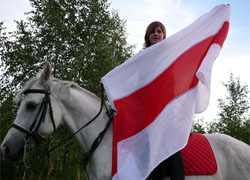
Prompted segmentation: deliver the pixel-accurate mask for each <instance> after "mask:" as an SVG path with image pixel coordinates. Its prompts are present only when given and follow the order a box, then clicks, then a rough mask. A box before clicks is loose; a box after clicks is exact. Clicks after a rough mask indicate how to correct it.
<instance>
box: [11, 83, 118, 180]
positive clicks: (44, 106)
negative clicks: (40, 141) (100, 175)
mask: <svg viewBox="0 0 250 180" xmlns="http://www.w3.org/2000/svg"><path fill="white" fill-rule="evenodd" d="M27 93H42V94H45V97H44V99H43V102H42V105H41V106H40V108H39V112H38V114H37V116H36V118H35V120H34V122H33V123H32V125H31V127H30V129H29V130H26V129H25V128H23V127H21V126H19V125H16V124H12V127H14V128H16V129H18V130H20V131H22V132H24V133H26V134H27V136H26V138H25V146H27V144H26V143H27V142H26V141H27V139H28V138H27V137H28V136H32V137H33V138H35V140H36V136H35V135H34V134H36V135H39V134H38V133H37V130H38V128H39V126H40V124H41V122H42V121H44V120H45V115H46V110H47V106H48V105H49V110H50V116H51V121H52V124H53V128H54V130H55V129H56V128H55V122H54V117H53V111H52V106H51V100H50V91H49V90H48V91H46V90H39V89H29V90H26V91H25V94H27ZM100 96H101V106H100V109H99V111H98V113H97V114H96V115H95V116H94V117H93V118H92V119H91V120H90V121H88V122H87V123H86V124H85V125H83V126H82V127H81V128H80V129H78V130H77V131H76V132H74V133H73V134H71V135H70V136H68V137H67V138H65V139H64V140H62V141H61V142H60V143H58V144H57V145H55V146H54V147H53V148H51V149H49V150H48V151H46V152H44V153H42V154H41V155H39V156H37V157H36V158H34V159H33V160H30V161H27V162H23V164H24V165H25V166H26V167H31V166H30V165H31V164H33V163H35V162H40V161H41V160H42V159H43V158H45V157H49V156H50V155H51V154H52V153H54V152H56V151H58V150H60V149H61V148H62V147H64V146H66V145H67V144H69V143H70V142H72V140H73V137H74V136H75V135H76V134H77V133H79V132H80V131H81V130H82V129H84V128H85V127H87V126H88V125H90V124H91V123H92V122H93V121H95V120H96V119H97V117H98V116H99V115H100V114H101V112H102V110H103V106H105V108H106V113H107V115H108V117H109V120H108V122H107V124H106V126H105V127H104V129H103V130H102V131H101V132H100V133H99V135H98V136H97V137H96V139H95V140H94V142H93V143H92V145H91V148H90V149H89V151H88V152H86V153H85V154H84V156H83V165H84V169H85V171H86V166H87V165H88V162H89V160H90V158H91V156H92V154H93V153H94V151H95V150H96V149H97V147H98V146H99V144H100V143H101V141H102V139H103V137H104V135H105V133H106V132H107V130H108V128H109V126H110V124H111V122H112V120H113V116H114V112H115V111H114V110H112V109H111V110H109V109H108V108H107V106H106V104H105V101H104V87H103V86H102V85H101V94H100ZM41 111H42V115H41V116H40V120H39V122H38V125H37V127H36V128H35V131H32V129H33V128H34V126H35V124H36V123H37V122H36V121H37V120H36V119H37V118H38V117H39V114H41ZM39 136H40V135H39ZM36 141H37V140H36ZM25 151H26V150H24V152H25ZM86 176H87V178H88V179H89V177H88V173H87V171H86Z"/></svg>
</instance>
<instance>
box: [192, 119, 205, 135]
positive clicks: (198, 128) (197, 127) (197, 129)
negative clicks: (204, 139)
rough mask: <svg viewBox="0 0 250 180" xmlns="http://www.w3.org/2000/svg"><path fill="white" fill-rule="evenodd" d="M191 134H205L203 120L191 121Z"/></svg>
mask: <svg viewBox="0 0 250 180" xmlns="http://www.w3.org/2000/svg"><path fill="white" fill-rule="evenodd" d="M191 132H194V133H201V134H205V133H206V129H205V123H204V118H198V119H194V120H193V124H192V130H191Z"/></svg>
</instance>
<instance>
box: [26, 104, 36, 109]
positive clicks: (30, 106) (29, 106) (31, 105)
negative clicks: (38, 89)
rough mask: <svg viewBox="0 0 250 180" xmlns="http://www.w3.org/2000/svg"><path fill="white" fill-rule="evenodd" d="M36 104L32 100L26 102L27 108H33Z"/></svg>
mask: <svg viewBox="0 0 250 180" xmlns="http://www.w3.org/2000/svg"><path fill="white" fill-rule="evenodd" d="M36 106H37V104H36V103H34V102H29V103H28V104H27V109H29V110H33V109H35V108H36Z"/></svg>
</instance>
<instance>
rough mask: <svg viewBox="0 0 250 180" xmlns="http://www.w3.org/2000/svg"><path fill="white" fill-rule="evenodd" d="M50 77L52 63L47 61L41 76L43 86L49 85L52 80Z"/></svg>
mask: <svg viewBox="0 0 250 180" xmlns="http://www.w3.org/2000/svg"><path fill="white" fill-rule="evenodd" d="M50 75H51V66H50V63H49V62H48V61H46V62H45V64H44V67H43V71H42V74H41V82H42V84H43V85H46V84H47V82H48V80H49V78H50Z"/></svg>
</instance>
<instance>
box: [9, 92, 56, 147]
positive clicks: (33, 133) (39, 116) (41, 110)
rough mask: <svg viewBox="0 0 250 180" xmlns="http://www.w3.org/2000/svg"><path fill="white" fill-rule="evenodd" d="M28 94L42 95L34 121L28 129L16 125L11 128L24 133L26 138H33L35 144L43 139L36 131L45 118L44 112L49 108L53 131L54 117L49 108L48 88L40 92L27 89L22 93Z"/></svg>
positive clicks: (50, 107) (54, 126)
mask: <svg viewBox="0 0 250 180" xmlns="http://www.w3.org/2000/svg"><path fill="white" fill-rule="evenodd" d="M29 93H39V94H44V97H43V101H42V103H41V105H40V107H39V110H38V113H37V114H36V116H35V119H34V120H33V123H32V124H31V126H30V128H29V129H26V128H24V127H22V126H20V125H18V124H15V123H13V124H12V125H11V127H13V128H16V129H17V130H19V131H21V132H23V133H25V134H26V135H27V136H26V137H28V136H31V137H33V138H34V140H35V141H36V143H37V144H39V143H40V141H41V140H42V139H43V138H42V137H41V135H39V133H38V129H39V127H40V125H41V123H42V122H44V121H45V118H46V112H47V109H48V106H49V111H50V119H51V122H52V124H53V128H54V131H55V130H56V125H55V121H54V116H53V111H52V106H51V100H50V90H49V88H48V89H47V90H42V89H28V90H26V91H24V95H26V94H29Z"/></svg>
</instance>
